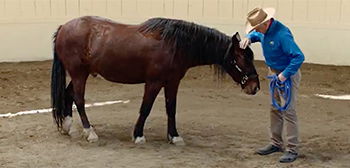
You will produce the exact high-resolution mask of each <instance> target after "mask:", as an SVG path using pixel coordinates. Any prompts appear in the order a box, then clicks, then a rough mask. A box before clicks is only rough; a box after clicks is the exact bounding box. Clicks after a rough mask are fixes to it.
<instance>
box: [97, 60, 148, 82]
mask: <svg viewBox="0 0 350 168" xmlns="http://www.w3.org/2000/svg"><path fill="white" fill-rule="evenodd" d="M97 73H98V74H100V75H101V76H102V77H103V78H105V79H106V80H108V81H112V82H117V83H125V84H137V83H144V82H145V78H146V77H145V76H146V70H145V69H144V68H143V67H142V66H141V65H139V66H137V65H136V66H135V65H133V64H130V63H126V62H125V63H118V62H116V63H114V65H113V66H108V65H104V66H102V67H100V68H98V71H97Z"/></svg>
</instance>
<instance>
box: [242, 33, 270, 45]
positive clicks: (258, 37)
mask: <svg viewBox="0 0 350 168" xmlns="http://www.w3.org/2000/svg"><path fill="white" fill-rule="evenodd" d="M263 38H264V34H262V33H259V32H256V31H252V32H250V33H248V34H247V36H246V37H245V38H244V39H243V40H242V41H241V42H240V47H241V48H242V49H246V48H247V47H248V46H249V45H250V44H251V43H255V42H261V41H262V39H263Z"/></svg>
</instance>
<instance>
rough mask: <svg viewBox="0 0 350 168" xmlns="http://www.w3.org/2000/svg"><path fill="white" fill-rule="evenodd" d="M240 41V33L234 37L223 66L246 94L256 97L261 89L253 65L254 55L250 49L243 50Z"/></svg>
mask: <svg viewBox="0 0 350 168" xmlns="http://www.w3.org/2000/svg"><path fill="white" fill-rule="evenodd" d="M240 41H241V39H240V36H239V34H238V33H236V34H235V35H233V37H232V41H231V43H230V45H229V47H228V48H227V49H226V53H225V56H224V62H223V65H222V66H223V67H224V69H225V71H226V72H227V73H228V74H229V75H230V76H231V77H232V78H233V80H234V81H236V82H237V83H239V84H240V85H241V88H242V89H243V90H244V92H245V93H247V94H251V95H254V94H256V93H257V92H258V91H259V89H260V83H259V77H258V74H257V72H256V70H255V67H254V63H253V61H254V54H253V51H252V50H251V49H250V48H249V47H247V48H246V49H241V48H240V47H239V42H240Z"/></svg>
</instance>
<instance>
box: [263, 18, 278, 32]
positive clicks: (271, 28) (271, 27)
mask: <svg viewBox="0 0 350 168" xmlns="http://www.w3.org/2000/svg"><path fill="white" fill-rule="evenodd" d="M276 24H277V21H275V19H274V18H272V19H271V23H270V26H269V28H268V29H267V31H266V33H265V35H267V34H269V33H270V32H272V31H273V30H274V29H275V28H276Z"/></svg>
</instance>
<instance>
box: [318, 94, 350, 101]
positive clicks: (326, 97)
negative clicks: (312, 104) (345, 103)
mask: <svg viewBox="0 0 350 168" xmlns="http://www.w3.org/2000/svg"><path fill="white" fill-rule="evenodd" d="M315 95H316V96H318V97H322V98H325V99H334V100H350V95H339V96H334V95H323V94H315Z"/></svg>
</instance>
